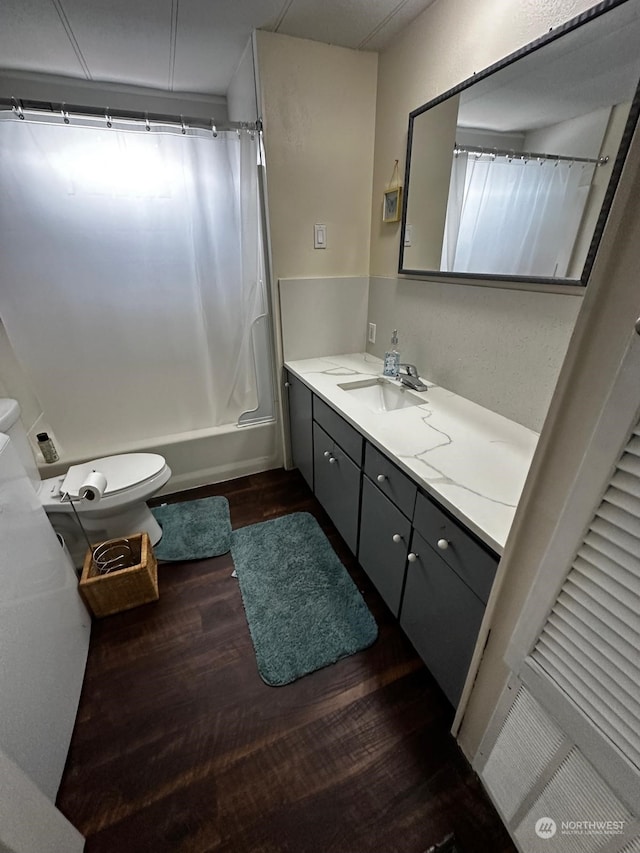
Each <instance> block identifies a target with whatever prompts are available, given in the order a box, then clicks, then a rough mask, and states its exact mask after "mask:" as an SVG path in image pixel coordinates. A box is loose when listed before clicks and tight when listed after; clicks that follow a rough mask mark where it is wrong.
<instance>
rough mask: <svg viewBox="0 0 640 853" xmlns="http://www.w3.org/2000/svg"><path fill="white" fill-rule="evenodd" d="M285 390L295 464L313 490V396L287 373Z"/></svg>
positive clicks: (301, 383)
mask: <svg viewBox="0 0 640 853" xmlns="http://www.w3.org/2000/svg"><path fill="white" fill-rule="evenodd" d="M285 377H286V378H285V388H286V391H287V399H288V403H289V435H290V439H291V456H292V460H293V464H294V466H295V467H296V468H298V469H299V471H300V473H301V474H302V476H303V477H304V479H305V480H306V481H307V485H308V486H309V488H311V489H313V436H312V431H311V424H312V412H313V409H312V402H311V398H312V394H311V391H310V390H309V389H308V388H307V386H306V385H305V384H304V383H303V382H300V380H299V379H296V377H295V376H293V375H292V374H291V373H288V372H286V373H285Z"/></svg>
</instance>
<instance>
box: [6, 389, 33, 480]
mask: <svg viewBox="0 0 640 853" xmlns="http://www.w3.org/2000/svg"><path fill="white" fill-rule="evenodd" d="M0 433H4V434H5V435H8V436H9V438H10V439H11V444H12V445H13V448H14V450H15V451H16V453H17V454H18V457H19V459H20V461H21V462H22V465H23V467H24V470H25V471H26V472H27V474H28V475H29V479H30V480H32V481H33V482H34V483H35V482H38V481H39V480H40V474H39V473H38V466H37V465H36V460H35V457H34V455H33V452H32V450H31V445H30V444H29V439H28V438H27V433H26V430H25V428H24V426H23V423H22V421H21V420H20V406H19V405H18V401H17V400H11V399H10V398H8V397H0Z"/></svg>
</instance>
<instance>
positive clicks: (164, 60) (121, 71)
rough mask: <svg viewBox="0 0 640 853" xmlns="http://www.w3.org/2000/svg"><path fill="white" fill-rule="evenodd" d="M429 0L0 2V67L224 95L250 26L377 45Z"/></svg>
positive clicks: (342, 42)
mask: <svg viewBox="0 0 640 853" xmlns="http://www.w3.org/2000/svg"><path fill="white" fill-rule="evenodd" d="M431 2H433V0H323V2H322V3H320V2H318V0H0V71H3V72H5V73H6V72H16V71H18V72H30V73H37V74H53V75H59V76H64V77H71V78H75V79H79V80H85V81H94V82H108V83H118V84H123V83H124V84H129V85H134V86H145V87H152V88H155V89H161V90H164V91H171V92H193V93H201V94H209V95H211V94H213V95H224V94H226V91H227V88H228V85H229V81H230V79H231V76H232V74H233V72H234V71H235V68H236V66H237V64H238V62H239V60H240V57H241V55H242V52H243V50H244V49H245V47H246V45H247V42H248V40H249V36H250V33H251V31H252V29H254V28H256V29H265V30H270V31H273V32H278V33H283V34H285V35H292V36H298V37H300V38H309V39H315V40H317V41H324V42H327V43H329V44H335V45H340V46H343V47H351V48H358V49H365V50H379V49H381V48H383V47H384V46H385V45H386V44H387V43H388V42H389V41H390V40H391V39H392V38H393V37H394V36H395V35H396V34H397V33H398V32H399V31H400V30H401V29H403V28H404V27H405V26H407V24H409V23H410V22H411V21H412V20H413V19H414V18H415V17H416V16H417V15H418V14H419V13H420V12H421V11H422V10H423V9H425V8H426V7H427V6H429V5H430V4H431Z"/></svg>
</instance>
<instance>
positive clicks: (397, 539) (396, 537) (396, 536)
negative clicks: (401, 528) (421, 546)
mask: <svg viewBox="0 0 640 853" xmlns="http://www.w3.org/2000/svg"><path fill="white" fill-rule="evenodd" d="M391 538H392V539H393V541H394V542H402V536H400V534H399V533H394V534H393V536H392V537H391Z"/></svg>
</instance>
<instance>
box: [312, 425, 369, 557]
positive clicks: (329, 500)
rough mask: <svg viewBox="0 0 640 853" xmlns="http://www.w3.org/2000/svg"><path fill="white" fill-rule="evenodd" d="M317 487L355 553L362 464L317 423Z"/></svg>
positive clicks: (314, 441) (319, 498)
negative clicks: (351, 457)
mask: <svg viewBox="0 0 640 853" xmlns="http://www.w3.org/2000/svg"><path fill="white" fill-rule="evenodd" d="M313 444H314V452H313V456H314V468H315V476H314V486H315V488H314V491H315V495H316V497H317V498H318V500H319V501H320V503H321V504H322V506H323V507H324V509H325V510H326V512H327V515H328V516H329V517H330V519H331V521H333V523H334V524H335V526H336V527H337V529H338V532H339V533H340V535H341V536H342V538H343V539H344V541H345V542H346V543H347V545H348V546H349V548H350V549H351V551H352V553H354V554H355V553H356V548H357V546H358V513H359V509H360V478H361V473H360V468H358V466H357V465H356V464H355V463H354V462H352V461H351V459H349V457H348V456H347V454H346V453H345V452H344V450H342V448H341V447H340V446H339V445H338V444H336V443H335V441H333V439H332V438H331V437H330V436H328V435H327V433H326V432H325V431H324V430H323V429H322V428H321V427H319V426H318V424H316V423H314V425H313Z"/></svg>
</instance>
